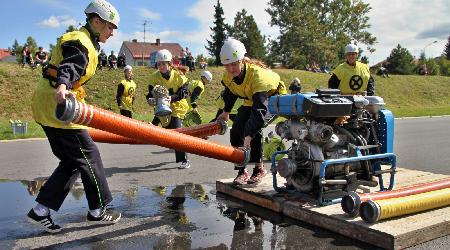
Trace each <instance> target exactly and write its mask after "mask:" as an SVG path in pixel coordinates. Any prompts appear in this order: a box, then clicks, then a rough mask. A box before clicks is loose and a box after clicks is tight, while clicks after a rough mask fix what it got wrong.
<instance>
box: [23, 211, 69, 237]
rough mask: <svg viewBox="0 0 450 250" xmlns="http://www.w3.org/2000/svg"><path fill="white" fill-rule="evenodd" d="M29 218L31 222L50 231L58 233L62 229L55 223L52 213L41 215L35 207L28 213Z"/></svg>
mask: <svg viewBox="0 0 450 250" xmlns="http://www.w3.org/2000/svg"><path fill="white" fill-rule="evenodd" d="M27 219H28V221H29V222H31V223H33V224H35V225H37V226H39V227H40V228H42V229H44V230H45V231H47V232H49V233H57V232H60V231H61V227H60V226H58V225H56V224H55V223H53V220H52V218H51V217H50V213H48V215H46V216H39V215H37V214H36V213H35V212H34V210H33V209H31V210H30V212H28V214H27Z"/></svg>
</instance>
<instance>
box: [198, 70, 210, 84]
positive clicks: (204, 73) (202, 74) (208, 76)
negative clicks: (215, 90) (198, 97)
mask: <svg viewBox="0 0 450 250" xmlns="http://www.w3.org/2000/svg"><path fill="white" fill-rule="evenodd" d="M200 76H203V77H205V78H206V80H208V82H211V81H212V74H211V72H209V71H208V70H205V71H202V73H201V74H200Z"/></svg>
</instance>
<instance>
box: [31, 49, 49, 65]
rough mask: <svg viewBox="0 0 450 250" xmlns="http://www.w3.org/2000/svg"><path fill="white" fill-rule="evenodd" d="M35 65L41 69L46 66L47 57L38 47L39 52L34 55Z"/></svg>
mask: <svg viewBox="0 0 450 250" xmlns="http://www.w3.org/2000/svg"><path fill="white" fill-rule="evenodd" d="M34 57H35V59H36V65H38V64H40V65H41V66H42V67H45V66H47V64H48V56H47V52H45V51H44V48H42V47H39V51H38V52H36V54H35V56H34Z"/></svg>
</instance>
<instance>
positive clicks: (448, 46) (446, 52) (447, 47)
mask: <svg viewBox="0 0 450 250" xmlns="http://www.w3.org/2000/svg"><path fill="white" fill-rule="evenodd" d="M444 55H445V57H446V58H447V60H450V36H449V37H448V41H447V44H446V45H445V48H444Z"/></svg>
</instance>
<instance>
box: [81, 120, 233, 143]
mask: <svg viewBox="0 0 450 250" xmlns="http://www.w3.org/2000/svg"><path fill="white" fill-rule="evenodd" d="M147 126H153V125H150V124H148V125H147ZM174 131H177V132H179V133H182V134H185V135H191V136H195V137H206V136H211V135H216V134H221V135H223V134H225V133H226V131H227V124H226V123H225V122H223V121H220V120H218V121H216V122H212V123H208V124H200V125H197V126H193V127H189V128H177V129H174ZM88 132H89V135H91V137H92V139H93V140H94V141H95V142H103V143H112V144H149V143H148V142H146V141H144V140H136V139H132V138H128V137H124V136H121V135H116V134H112V133H109V132H106V131H102V130H98V129H94V128H91V129H89V130H88Z"/></svg>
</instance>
